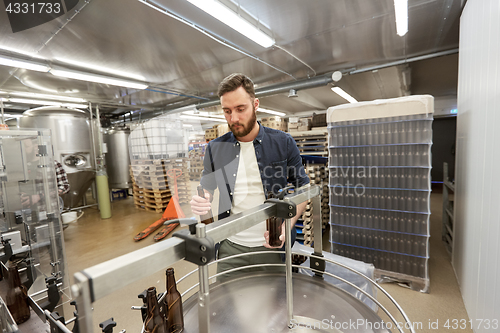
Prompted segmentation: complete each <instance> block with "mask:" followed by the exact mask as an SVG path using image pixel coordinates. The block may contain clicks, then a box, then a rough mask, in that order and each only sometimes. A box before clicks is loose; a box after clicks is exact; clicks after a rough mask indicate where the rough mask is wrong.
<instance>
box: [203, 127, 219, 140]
mask: <svg viewBox="0 0 500 333" xmlns="http://www.w3.org/2000/svg"><path fill="white" fill-rule="evenodd" d="M213 139H217V128H209V129H207V130H205V140H206V141H207V142H208V141H212V140H213Z"/></svg>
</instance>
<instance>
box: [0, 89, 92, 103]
mask: <svg viewBox="0 0 500 333" xmlns="http://www.w3.org/2000/svg"><path fill="white" fill-rule="evenodd" d="M0 94H7V95H9V96H21V97H31V98H42V99H54V100H56V101H65V102H75V103H86V102H87V101H86V100H85V99H83V98H77V97H67V96H57V95H45V94H36V93H30V92H5V91H0Z"/></svg>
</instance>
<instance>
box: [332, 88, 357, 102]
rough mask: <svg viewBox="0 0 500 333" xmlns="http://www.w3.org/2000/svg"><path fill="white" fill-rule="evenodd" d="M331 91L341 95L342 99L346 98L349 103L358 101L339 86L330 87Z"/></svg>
mask: <svg viewBox="0 0 500 333" xmlns="http://www.w3.org/2000/svg"><path fill="white" fill-rule="evenodd" d="M332 91H333V92H334V93H336V94H337V95H339V96H340V97H342V98H343V99H345V100H347V101H348V102H349V103H357V102H358V101H357V100H356V99H355V98H354V97H352V96H351V95H349V94H348V93H346V92H345V91H344V90H342V88H340V87H332Z"/></svg>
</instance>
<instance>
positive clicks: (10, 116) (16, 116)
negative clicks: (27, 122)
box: [3, 113, 23, 118]
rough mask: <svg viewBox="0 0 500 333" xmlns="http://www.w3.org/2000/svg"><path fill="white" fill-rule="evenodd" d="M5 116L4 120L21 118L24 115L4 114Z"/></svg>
mask: <svg viewBox="0 0 500 333" xmlns="http://www.w3.org/2000/svg"><path fill="white" fill-rule="evenodd" d="M3 116H4V118H21V117H22V116H23V115H22V114H10V113H4V114H3Z"/></svg>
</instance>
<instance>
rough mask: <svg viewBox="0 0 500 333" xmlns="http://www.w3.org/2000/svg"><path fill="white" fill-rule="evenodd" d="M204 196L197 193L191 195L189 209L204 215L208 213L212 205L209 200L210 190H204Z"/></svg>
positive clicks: (210, 198)
mask: <svg viewBox="0 0 500 333" xmlns="http://www.w3.org/2000/svg"><path fill="white" fill-rule="evenodd" d="M204 191H205V198H202V197H200V196H199V195H193V197H192V198H191V201H190V202H189V204H190V205H191V211H192V212H193V214H195V215H205V214H206V213H208V211H209V210H210V208H212V205H211V204H210V202H211V201H212V195H211V194H210V192H208V191H207V190H205V189H204Z"/></svg>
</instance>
